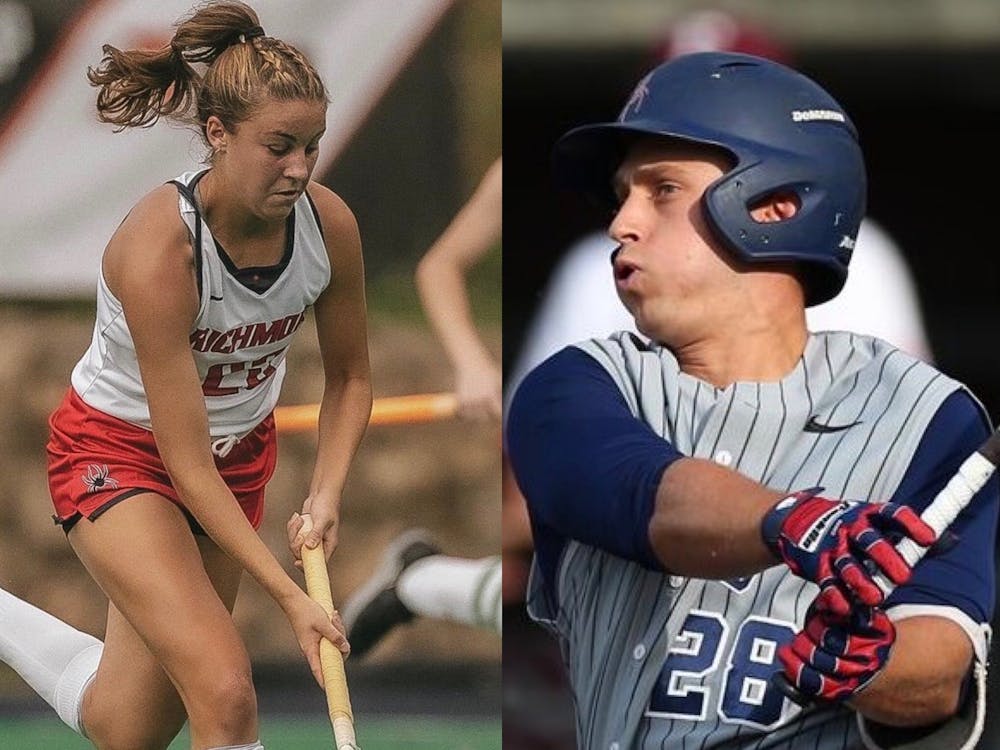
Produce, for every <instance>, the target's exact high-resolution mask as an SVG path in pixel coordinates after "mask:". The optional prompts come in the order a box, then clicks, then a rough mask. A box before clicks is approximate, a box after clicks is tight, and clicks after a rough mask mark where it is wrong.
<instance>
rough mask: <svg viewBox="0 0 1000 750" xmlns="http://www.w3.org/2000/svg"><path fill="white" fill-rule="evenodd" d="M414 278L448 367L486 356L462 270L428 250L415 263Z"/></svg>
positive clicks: (457, 367) (487, 357) (488, 356)
mask: <svg viewBox="0 0 1000 750" xmlns="http://www.w3.org/2000/svg"><path fill="white" fill-rule="evenodd" d="M416 282H417V291H418V292H419V294H420V302H421V304H422V306H423V308H424V312H425V313H426V315H427V319H428V320H429V321H430V324H431V327H432V328H433V329H434V333H435V335H436V336H437V338H438V340H439V341H440V342H441V346H442V347H443V348H444V350H445V354H446V355H447V357H448V361H449V362H450V363H451V365H452V367H453V368H455V369H459V368H462V367H463V366H465V364H466V362H468V361H469V360H470V359H489V358H490V354H489V350H488V349H487V348H486V346H485V344H483V341H482V339H481V338H480V337H479V334H478V332H477V331H476V326H475V323H474V322H473V318H472V307H471V305H470V304H469V298H468V294H467V293H466V290H465V275H464V270H463V269H460V268H458V267H457V266H455V265H454V264H453V263H449V262H447V260H446V259H445V258H443V257H439V256H436V255H432V254H428V255H426V256H424V258H423V259H422V260H421V261H420V263H419V264H418V266H417V274H416Z"/></svg>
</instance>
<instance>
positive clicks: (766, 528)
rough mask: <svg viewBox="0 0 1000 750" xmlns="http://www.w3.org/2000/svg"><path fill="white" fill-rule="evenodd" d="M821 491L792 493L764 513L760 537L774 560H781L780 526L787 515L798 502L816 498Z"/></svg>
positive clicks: (808, 490) (810, 489)
mask: <svg viewBox="0 0 1000 750" xmlns="http://www.w3.org/2000/svg"><path fill="white" fill-rule="evenodd" d="M822 491H823V488H822V487H809V488H807V489H804V490H798V491H796V492H792V493H791V494H788V495H785V496H784V497H783V498H781V499H780V500H778V502H776V503H775V504H774V505H772V506H771V508H770V509H769V510H768V511H767V512H766V513H764V516H763V517H762V518H761V521H760V536H761V539H763V540H764V544H765V546H766V547H767V548H768V549H769V550H770V551H771V554H772V555H774V557H775V558H776V559H778V560H781V559H783V556H782V554H781V547H780V544H779V542H780V540H781V532H782V526H783V524H784V522H785V519H786V518H787V517H788V514H789V513H790V512H791V511H792V509H793V508H795V506H796V505H798V504H799V503H800V502H802V501H803V500H809V499H811V498H813V497H816V496H817V495H818V494H819V493H820V492H822Z"/></svg>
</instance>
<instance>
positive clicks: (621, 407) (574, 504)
mask: <svg viewBox="0 0 1000 750" xmlns="http://www.w3.org/2000/svg"><path fill="white" fill-rule="evenodd" d="M507 441H508V451H509V454H510V458H511V464H512V466H513V468H514V473H515V475H516V477H517V481H518V486H519V487H520V488H521V490H522V492H523V493H524V495H525V497H526V499H527V501H528V508H529V511H530V513H531V516H532V521H533V523H534V524H535V525H536V526H544V527H547V528H549V529H551V530H552V531H553V532H555V533H556V534H558V535H560V536H563V537H566V538H570V539H575V540H577V541H580V542H583V543H585V544H589V545H591V546H594V547H598V548H600V549H603V550H606V551H608V552H611V553H612V554H615V555H618V556H620V557H624V558H626V559H630V560H634V561H636V562H638V563H640V564H642V565H645V566H646V567H649V568H653V569H660V568H661V566H660V563H659V562H658V560H657V559H656V556H655V555H654V554H653V551H652V549H651V546H650V543H649V538H648V527H649V519H650V517H651V515H652V512H653V507H654V501H655V498H656V491H657V487H658V486H659V482H660V478H661V476H662V474H663V472H664V470H665V469H666V468H667V466H669V465H670V464H671V463H672V462H673V461H674V460H676V459H677V458H679V457H680V454H678V453H677V451H676V450H675V449H674V448H673V446H672V445H670V443H669V442H667V441H666V440H664V439H663V438H661V437H660V436H658V435H656V434H655V433H654V432H653V431H652V429H650V428H649V426H648V425H646V424H645V423H643V422H642V421H641V420H639V419H637V418H636V417H635V416H634V415H633V414H632V413H631V412H630V410H629V408H628V406H627V404H626V403H625V400H624V398H623V396H622V394H621V392H620V391H619V390H618V388H617V386H616V385H615V384H614V381H613V380H612V379H611V377H610V376H609V375H608V374H607V372H606V371H605V370H604V369H603V368H602V367H601V366H600V365H599V364H598V363H597V362H596V361H595V360H594V359H593V358H591V357H590V356H589V355H587V354H585V353H584V352H582V351H581V350H579V349H576V348H573V347H570V348H568V349H564V350H563V351H561V352H559V353H558V354H556V355H554V356H553V357H551V358H550V359H549V360H547V361H546V362H544V363H543V364H542V365H540V366H539V367H538V368H536V369H535V370H534V371H533V372H532V373H530V374H529V375H528V376H527V377H526V378H525V380H524V382H523V383H522V385H521V386H520V388H518V391H517V393H516V394H515V396H514V400H513V402H512V404H511V409H510V415H509V418H508V429H507Z"/></svg>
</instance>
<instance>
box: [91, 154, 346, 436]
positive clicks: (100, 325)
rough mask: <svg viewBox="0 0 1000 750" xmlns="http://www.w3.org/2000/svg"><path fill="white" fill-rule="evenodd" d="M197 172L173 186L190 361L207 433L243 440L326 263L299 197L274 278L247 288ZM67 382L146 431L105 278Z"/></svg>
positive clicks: (277, 379) (313, 220)
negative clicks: (192, 280)
mask: <svg viewBox="0 0 1000 750" xmlns="http://www.w3.org/2000/svg"><path fill="white" fill-rule="evenodd" d="M203 174H204V171H202V172H186V173H184V174H183V175H181V176H180V177H178V178H177V179H176V180H174V181H173V182H175V183H179V186H178V192H179V196H178V208H179V210H180V214H181V218H182V219H183V220H184V223H185V224H186V225H187V227H188V230H189V231H190V233H191V238H192V245H193V246H194V252H195V267H196V269H197V271H198V274H199V293H200V303H199V306H198V315H197V317H196V318H195V321H194V325H193V326H192V328H191V335H190V343H191V354H192V356H193V357H194V361H195V364H196V366H197V368H198V377H199V378H200V380H201V383H202V391H203V393H204V394H205V405H206V407H207V408H208V422H209V431H210V433H211V436H212V437H213V438H221V437H228V436H231V435H234V436H236V437H241V436H243V435H244V434H246V433H247V432H249V431H251V430H252V429H253V428H254V427H255V426H256V425H257V424H258V423H260V421H261V420H262V419H264V418H265V417H266V416H267V415H268V414H270V412H271V410H272V409H273V408H274V406H275V404H276V403H277V401H278V394H279V391H280V389H281V382H282V380H283V379H284V375H285V354H286V352H287V351H288V345H289V344H290V343H291V336H292V334H293V333H294V332H295V331H296V329H297V328H298V327H299V326H300V325H301V324H302V321H303V320H304V319H305V313H306V308H307V307H309V306H310V305H312V304H313V303H314V302H315V301H316V298H317V297H319V295H320V293H321V292H322V291H323V290H324V289H325V288H326V286H327V284H328V283H329V281H330V274H331V271H330V260H329V256H328V255H327V251H326V244H325V242H324V240H323V235H322V231H321V229H320V225H319V221H318V217H317V215H316V213H315V209H314V208H313V206H312V204H311V202H310V200H309V198H308V197H307V196H306V195H305V194H303V195H302V196H301V197H300V198H299V199H298V200H297V201H296V202H295V206H294V210H293V212H292V214H291V215H290V217H289V221H288V239H287V240H286V242H287V244H286V249H285V254H284V257H283V259H282V261H281V262H282V265H284V268H283V269H282V270H281V271H280V275H279V276H278V277H277V279H276V280H275V281H274V282H273V284H272V285H271V286H270V287H269V288H268V289H266V290H264V291H261V292H259V293H258V292H255V291H253V290H252V289H250V288H248V287H247V286H244V285H243V284H242V283H240V281H239V280H237V278H236V277H235V276H234V273H233V271H234V270H235V269H233V268H232V266H231V261H229V259H228V257H227V256H225V255H224V253H223V251H222V250H221V249H220V248H219V247H218V246H217V245H216V242H215V238H214V237H212V233H211V231H210V230H209V228H208V225H207V224H206V223H205V221H204V219H203V218H202V217H201V214H200V212H199V211H198V209H197V207H196V205H195V203H194V198H193V192H192V190H191V188H193V186H194V184H195V183H196V182H197V180H198V178H199V177H200V176H201V175H203ZM182 186H183V187H182ZM164 293H170V290H164ZM72 384H73V388H74V390H75V391H76V392H77V393H78V394H79V395H80V397H81V398H82V399H83V400H84V401H85V402H86V403H87V404H89V405H90V406H92V407H94V408H95V409H99V410H101V411H103V412H106V413H108V414H111V415H112V416H115V417H118V418H119V419H123V420H125V421H127V422H131V423H132V424H136V425H139V426H140V427H144V428H146V429H151V426H150V420H149V406H148V404H147V402H146V395H145V392H144V390H143V385H142V379H141V377H140V373H139V363H138V361H137V359H136V353H135V345H134V344H133V342H132V336H131V334H130V333H129V329H128V325H127V323H126V321H125V315H124V313H123V310H122V306H121V303H120V302H119V301H118V300H117V299H116V298H115V296H114V295H113V294H112V293H111V292H110V290H109V289H108V286H107V284H106V283H105V280H104V276H103V274H101V276H100V278H99V280H98V289H97V321H96V324H95V326H94V335H93V339H92V341H91V344H90V348H89V349H87V351H86V353H85V354H84V355H83V357H82V358H81V359H80V361H79V362H78V363H77V365H76V367H75V368H74V369H73V375H72Z"/></svg>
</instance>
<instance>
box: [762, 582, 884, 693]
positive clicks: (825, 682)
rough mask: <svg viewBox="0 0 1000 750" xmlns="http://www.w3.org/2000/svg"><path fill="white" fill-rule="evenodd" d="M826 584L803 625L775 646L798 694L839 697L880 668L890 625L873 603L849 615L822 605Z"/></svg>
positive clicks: (860, 686) (825, 600) (862, 684)
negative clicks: (787, 639)
mask: <svg viewBox="0 0 1000 750" xmlns="http://www.w3.org/2000/svg"><path fill="white" fill-rule="evenodd" d="M829 590H830V587H828V588H825V589H824V590H823V592H822V593H821V594H820V595H819V596H818V597H817V598H816V600H815V601H814V602H813V603H812V605H811V606H810V607H809V610H808V612H806V623H805V627H804V628H803V629H802V630H801V631H800V632H799V633H798V634H797V635H796V636H795V638H793V639H792V641H791V643H786V644H784V645H783V646H781V647H780V648H779V649H778V658H779V659H780V660H781V663H782V665H783V666H784V672H785V676H786V677H787V678H788V680H789V681H790V682H791V683H792V685H794V686H795V688H796V690H798V691H799V693H801V694H802V695H803V696H805V697H806V698H809V699H813V700H820V701H828V702H831V701H832V702H842V701H845V700H848V699H849V698H851V697H852V696H854V695H855V694H857V693H858V692H859V691H860V690H863V689H864V688H865V686H866V685H868V683H870V682H871V681H872V680H873V679H874V678H875V676H876V675H877V674H878V673H879V672H881V671H882V669H883V668H885V664H886V662H887V661H888V660H889V654H890V653H891V652H892V646H893V644H894V643H895V641H896V627H895V626H894V625H893V624H892V621H891V620H890V619H889V617H888V615H886V613H885V612H883V611H882V610H881V609H879V608H877V607H868V606H864V605H856V606H855V608H854V609H852V610H851V611H850V613H849V614H847V615H846V616H845V615H840V614H836V613H834V612H833V611H832V610H830V609H828V606H829V601H830V599H831V595H830V594H829V593H828V592H829Z"/></svg>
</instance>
